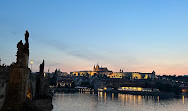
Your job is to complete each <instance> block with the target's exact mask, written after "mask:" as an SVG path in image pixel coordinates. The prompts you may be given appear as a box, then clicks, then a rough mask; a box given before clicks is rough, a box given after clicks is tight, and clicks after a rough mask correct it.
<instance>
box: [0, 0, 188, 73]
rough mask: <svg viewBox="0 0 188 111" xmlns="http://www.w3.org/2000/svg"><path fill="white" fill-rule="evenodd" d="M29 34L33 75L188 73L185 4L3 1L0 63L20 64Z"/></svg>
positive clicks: (159, 0) (180, 0)
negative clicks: (99, 70) (103, 70)
mask: <svg viewBox="0 0 188 111" xmlns="http://www.w3.org/2000/svg"><path fill="white" fill-rule="evenodd" d="M26 29H27V30H29V33H30V38H29V42H30V59H31V60H34V64H33V71H38V70H39V68H38V67H39V63H42V60H43V59H44V60H45V61H46V64H45V65H46V67H45V71H47V70H48V68H50V72H52V71H54V70H55V68H58V69H61V71H66V72H70V71H79V70H92V67H93V65H94V64H97V62H98V63H99V64H100V65H102V66H105V67H108V69H110V70H112V71H114V72H116V71H119V69H120V68H121V69H124V71H135V72H136V71H138V72H152V71H153V70H155V71H156V73H157V74H171V75H173V74H177V75H178V74H179V75H184V74H188V1H187V0H155V1H154V0H55V1H54V0H53V1H52V0H49V1H48V2H47V1H46V0H44V1H39V0H36V1H34V0H32V1H25V0H24V1H21V0H19V1H17V0H14V1H9V0H1V1H0V42H1V43H0V58H1V59H2V63H5V64H7V65H10V64H11V62H15V61H16V57H15V55H16V50H17V49H16V44H17V42H19V40H21V39H22V40H24V33H25V30H26Z"/></svg>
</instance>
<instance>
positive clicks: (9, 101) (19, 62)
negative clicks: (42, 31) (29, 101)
mask: <svg viewBox="0 0 188 111" xmlns="http://www.w3.org/2000/svg"><path fill="white" fill-rule="evenodd" d="M28 38H29V32H28V31H27V30H26V33H25V44H23V42H22V40H21V41H19V42H18V44H17V49H18V50H17V55H16V56H17V59H16V63H14V64H11V66H10V73H9V83H8V84H9V85H8V87H7V94H6V97H5V102H4V105H3V110H11V111H12V110H19V109H20V107H21V106H22V104H23V103H24V101H25V100H26V94H27V85H28V79H29V74H30V71H31V70H30V69H29V68H28V61H29V41H28Z"/></svg>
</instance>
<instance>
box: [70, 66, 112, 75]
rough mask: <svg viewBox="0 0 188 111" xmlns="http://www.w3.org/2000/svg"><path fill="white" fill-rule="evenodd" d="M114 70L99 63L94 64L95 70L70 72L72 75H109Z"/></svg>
mask: <svg viewBox="0 0 188 111" xmlns="http://www.w3.org/2000/svg"><path fill="white" fill-rule="evenodd" d="M112 73H113V72H112V71H110V70H108V68H107V67H102V66H101V67H99V65H98V64H97V65H96V66H95V65H94V66H93V71H75V72H70V74H71V75H73V76H88V77H92V76H102V77H103V76H107V75H109V74H112Z"/></svg>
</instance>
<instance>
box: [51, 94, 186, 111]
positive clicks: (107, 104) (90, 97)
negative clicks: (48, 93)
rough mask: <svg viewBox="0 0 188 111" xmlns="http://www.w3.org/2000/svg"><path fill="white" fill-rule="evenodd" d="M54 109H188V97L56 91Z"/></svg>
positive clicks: (107, 110)
mask: <svg viewBox="0 0 188 111" xmlns="http://www.w3.org/2000/svg"><path fill="white" fill-rule="evenodd" d="M53 106H54V109H53V110H52V111H188V98H186V97H185V96H182V97H181V98H169V99H162V98H160V97H152V96H141V95H130V94H114V93H112V94H110V93H103V92H98V93H97V94H90V93H69V94H65V93H56V94H55V95H54V97H53Z"/></svg>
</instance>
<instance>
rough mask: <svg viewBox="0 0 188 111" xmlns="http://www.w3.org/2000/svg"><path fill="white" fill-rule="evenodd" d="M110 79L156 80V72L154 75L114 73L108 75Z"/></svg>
mask: <svg viewBox="0 0 188 111" xmlns="http://www.w3.org/2000/svg"><path fill="white" fill-rule="evenodd" d="M107 76H108V77H109V78H128V79H154V78H155V71H153V72H152V73H141V72H114V73H112V74H109V75H107Z"/></svg>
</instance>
